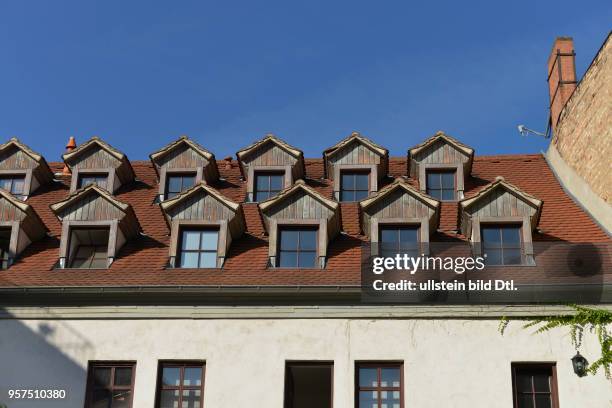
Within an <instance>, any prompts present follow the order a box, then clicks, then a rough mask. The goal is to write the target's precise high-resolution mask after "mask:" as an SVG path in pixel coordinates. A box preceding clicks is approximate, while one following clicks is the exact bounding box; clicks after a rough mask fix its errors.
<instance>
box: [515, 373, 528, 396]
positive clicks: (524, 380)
mask: <svg viewBox="0 0 612 408" xmlns="http://www.w3.org/2000/svg"><path fill="white" fill-rule="evenodd" d="M516 390H517V391H518V392H531V391H532V389H531V376H530V375H526V374H517V375H516Z"/></svg>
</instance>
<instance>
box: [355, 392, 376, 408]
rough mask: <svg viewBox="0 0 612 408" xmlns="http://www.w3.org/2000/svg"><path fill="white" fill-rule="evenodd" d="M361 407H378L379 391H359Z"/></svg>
mask: <svg viewBox="0 0 612 408" xmlns="http://www.w3.org/2000/svg"><path fill="white" fill-rule="evenodd" d="M359 408H378V391H359Z"/></svg>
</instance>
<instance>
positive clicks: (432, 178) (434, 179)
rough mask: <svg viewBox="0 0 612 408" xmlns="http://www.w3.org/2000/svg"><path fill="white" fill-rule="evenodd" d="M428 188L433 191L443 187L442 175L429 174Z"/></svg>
mask: <svg viewBox="0 0 612 408" xmlns="http://www.w3.org/2000/svg"><path fill="white" fill-rule="evenodd" d="M427 187H428V188H433V189H438V188H440V187H442V186H441V185H440V173H434V172H431V173H427Z"/></svg>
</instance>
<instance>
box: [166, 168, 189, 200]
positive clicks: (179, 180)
mask: <svg viewBox="0 0 612 408" xmlns="http://www.w3.org/2000/svg"><path fill="white" fill-rule="evenodd" d="M195 179H196V176H195V173H184V174H168V173H167V174H166V194H165V198H166V199H168V198H172V197H175V196H177V195H179V194H180V193H182V192H183V191H185V190H188V189H189V188H191V187H193V185H194V184H195Z"/></svg>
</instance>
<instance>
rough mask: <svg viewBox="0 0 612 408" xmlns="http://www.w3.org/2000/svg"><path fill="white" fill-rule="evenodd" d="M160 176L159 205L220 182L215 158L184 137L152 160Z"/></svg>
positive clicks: (159, 151)
mask: <svg viewBox="0 0 612 408" xmlns="http://www.w3.org/2000/svg"><path fill="white" fill-rule="evenodd" d="M149 157H150V158H151V162H152V163H153V166H154V167H155V171H157V174H158V175H159V195H158V199H159V201H164V200H167V199H170V198H173V197H175V196H177V195H178V194H180V193H181V192H183V191H185V190H188V189H189V188H191V187H192V186H194V185H196V184H199V183H201V182H205V183H207V184H211V183H214V182H215V181H217V180H218V179H219V170H218V169H217V161H216V160H215V155H214V154H212V153H211V152H209V151H208V150H206V149H205V148H203V147H202V146H200V145H199V144H198V143H196V142H194V141H193V140H191V139H189V138H188V137H187V136H181V137H180V138H179V139H177V140H175V141H174V142H172V143H170V144H169V145H167V146H165V147H163V148H162V149H160V150H158V151H156V152H155V153H153V154H151V155H150V156H149Z"/></svg>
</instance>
